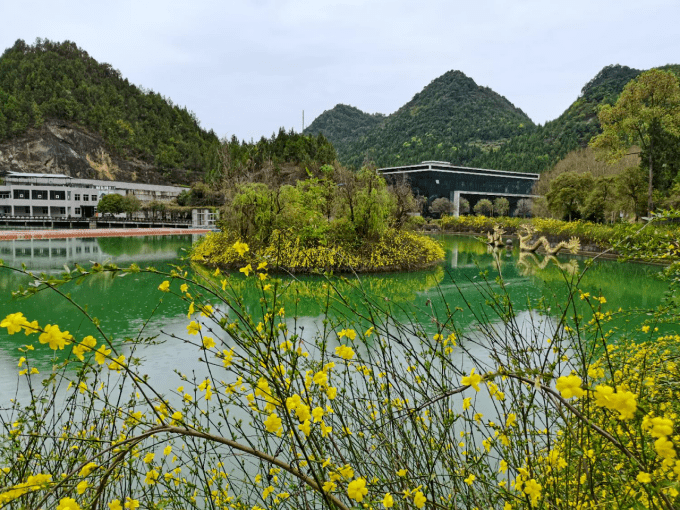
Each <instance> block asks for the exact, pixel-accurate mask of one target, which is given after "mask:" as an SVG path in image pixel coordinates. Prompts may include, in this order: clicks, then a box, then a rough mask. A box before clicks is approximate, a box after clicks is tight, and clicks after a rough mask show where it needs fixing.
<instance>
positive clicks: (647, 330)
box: [641, 325, 650, 334]
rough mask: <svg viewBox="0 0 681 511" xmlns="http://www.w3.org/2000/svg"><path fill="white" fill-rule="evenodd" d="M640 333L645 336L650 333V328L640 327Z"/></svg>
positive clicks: (647, 326) (646, 326)
mask: <svg viewBox="0 0 681 511" xmlns="http://www.w3.org/2000/svg"><path fill="white" fill-rule="evenodd" d="M641 332H643V333H644V334H647V333H648V332H650V326H649V325H645V326H642V327H641Z"/></svg>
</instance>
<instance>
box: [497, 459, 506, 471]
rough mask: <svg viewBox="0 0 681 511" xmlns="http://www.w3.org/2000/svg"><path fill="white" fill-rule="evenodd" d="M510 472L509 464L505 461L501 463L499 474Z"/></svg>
mask: <svg viewBox="0 0 681 511" xmlns="http://www.w3.org/2000/svg"><path fill="white" fill-rule="evenodd" d="M507 470H508V463H506V461H505V460H501V461H500V462H499V472H506V471H507Z"/></svg>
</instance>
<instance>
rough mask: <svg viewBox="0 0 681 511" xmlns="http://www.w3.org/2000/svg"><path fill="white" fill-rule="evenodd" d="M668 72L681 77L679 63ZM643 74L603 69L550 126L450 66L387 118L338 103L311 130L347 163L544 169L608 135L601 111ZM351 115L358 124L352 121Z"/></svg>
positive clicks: (624, 69)
mask: <svg viewBox="0 0 681 511" xmlns="http://www.w3.org/2000/svg"><path fill="white" fill-rule="evenodd" d="M660 69H663V70H666V71H670V72H672V73H674V74H676V75H677V76H678V75H679V66H678V65H667V66H662V67H661V68H660ZM641 72H642V71H640V70H638V69H632V68H629V67H626V66H620V65H611V66H607V67H605V68H603V69H602V70H601V71H600V72H599V73H598V74H597V75H596V76H595V77H594V78H593V79H592V80H590V81H589V83H587V84H586V85H585V86H584V87H583V88H582V91H581V93H580V95H579V97H578V98H577V99H576V100H575V101H574V102H573V103H572V104H571V105H570V106H569V107H568V108H567V109H566V110H565V112H563V113H562V114H561V115H560V116H559V117H558V118H557V119H555V120H553V121H550V122H547V123H546V124H545V125H544V126H535V124H534V123H533V122H532V121H531V120H530V119H529V117H527V115H525V114H524V113H523V112H522V110H520V109H518V108H516V107H515V106H513V104H511V103H510V102H509V101H508V100H507V99H506V98H504V97H502V96H500V95H498V94H496V93H495V92H494V91H492V90H490V89H489V88H487V87H480V86H478V85H476V84H475V82H474V81H473V80H472V79H471V78H468V77H467V76H466V75H464V74H463V73H461V72H460V71H449V72H447V73H445V74H444V75H442V76H441V77H439V78H437V79H435V80H434V81H433V82H431V83H430V84H429V85H428V86H427V87H426V88H424V89H423V91H422V92H420V93H418V94H416V95H415V96H414V98H413V99H412V100H411V101H410V102H409V103H407V104H406V105H404V106H403V107H401V108H400V109H399V110H397V112H395V113H393V114H391V115H388V116H385V117H383V118H382V120H381V119H380V118H379V116H378V115H374V116H369V115H368V114H365V113H363V112H362V111H360V110H358V109H356V108H352V107H345V105H337V106H336V107H335V108H334V109H332V110H329V111H327V112H324V114H322V115H321V116H320V117H319V118H318V119H320V120H322V118H324V119H323V122H320V123H317V119H315V121H314V122H313V123H312V124H310V126H309V127H308V128H307V129H306V132H309V133H315V134H316V133H318V132H321V133H322V134H324V135H325V136H326V137H327V138H329V139H330V140H331V142H332V143H333V144H334V146H335V147H336V150H337V151H338V157H339V160H340V161H341V162H342V163H345V164H349V165H354V166H360V165H361V164H362V163H363V162H364V161H367V160H373V161H374V163H376V164H377V165H378V166H379V167H383V166H390V165H403V164H409V163H417V162H420V161H423V160H443V161H449V162H451V163H455V164H459V165H466V166H470V167H482V168H494V169H500V170H511V171H513V170H515V171H524V172H543V171H545V170H547V169H550V168H552V167H553V166H554V165H555V164H556V163H557V162H558V161H560V159H561V158H563V157H564V156H565V155H566V154H567V153H568V152H570V151H572V150H574V149H576V148H579V147H586V145H587V144H588V142H589V140H591V138H592V137H593V136H594V135H596V134H598V133H599V132H600V124H599V122H598V115H597V114H598V108H599V107H600V106H601V105H603V104H606V103H607V104H613V103H614V102H615V101H616V100H617V98H618V96H619V95H620V93H621V92H622V90H623V89H624V86H625V85H626V84H627V83H628V82H629V81H631V80H633V79H634V78H636V77H637V76H638V75H639V74H640V73H641ZM347 108H352V110H353V114H352V116H344V115H340V113H341V112H343V111H344V109H347ZM370 118H371V120H369V119H370ZM345 119H349V120H350V121H351V122H348V124H344V120H345ZM329 126H333V129H332V130H330V129H328V127H329ZM341 134H343V136H341Z"/></svg>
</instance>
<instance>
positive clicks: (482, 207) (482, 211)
mask: <svg viewBox="0 0 681 511" xmlns="http://www.w3.org/2000/svg"><path fill="white" fill-rule="evenodd" d="M493 210H494V205H493V204H492V201H491V200H489V199H480V200H479V201H478V202H477V204H476V205H475V206H474V207H473V212H474V213H475V214H476V215H484V216H490V215H491V214H492V211H493Z"/></svg>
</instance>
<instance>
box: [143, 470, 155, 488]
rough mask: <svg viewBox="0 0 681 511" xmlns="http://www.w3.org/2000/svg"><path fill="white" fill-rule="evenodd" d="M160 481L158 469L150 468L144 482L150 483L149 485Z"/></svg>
mask: <svg viewBox="0 0 681 511" xmlns="http://www.w3.org/2000/svg"><path fill="white" fill-rule="evenodd" d="M157 481H158V472H156V470H153V469H152V470H150V471H149V472H147V475H146V476H145V477H144V484H148V485H149V486H151V485H154V484H156V482H157Z"/></svg>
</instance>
